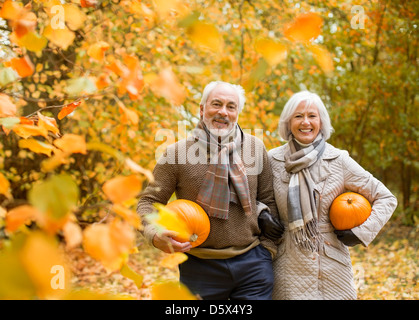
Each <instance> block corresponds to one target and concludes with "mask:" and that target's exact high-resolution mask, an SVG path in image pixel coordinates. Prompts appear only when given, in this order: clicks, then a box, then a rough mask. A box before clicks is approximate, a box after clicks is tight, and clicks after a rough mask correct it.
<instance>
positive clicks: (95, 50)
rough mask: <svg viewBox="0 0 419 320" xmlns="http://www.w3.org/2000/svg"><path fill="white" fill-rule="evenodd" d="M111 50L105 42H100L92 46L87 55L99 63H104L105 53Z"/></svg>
mask: <svg viewBox="0 0 419 320" xmlns="http://www.w3.org/2000/svg"><path fill="white" fill-rule="evenodd" d="M108 49H109V44H108V43H107V42H105V41H99V42H96V43H93V44H92V45H90V47H89V49H87V55H88V56H89V57H91V58H93V59H95V60H97V61H103V58H104V57H105V51H106V50H108Z"/></svg>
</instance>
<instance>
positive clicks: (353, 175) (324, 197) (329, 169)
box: [268, 143, 397, 300]
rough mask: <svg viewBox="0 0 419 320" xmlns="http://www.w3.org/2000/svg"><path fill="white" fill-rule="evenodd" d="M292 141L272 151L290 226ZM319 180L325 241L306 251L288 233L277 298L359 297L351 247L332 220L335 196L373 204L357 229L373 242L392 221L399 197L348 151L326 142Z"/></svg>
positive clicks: (314, 170)
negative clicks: (354, 194)
mask: <svg viewBox="0 0 419 320" xmlns="http://www.w3.org/2000/svg"><path fill="white" fill-rule="evenodd" d="M288 148H289V146H288V144H285V145H283V146H280V147H278V148H275V149H272V150H270V151H269V153H268V155H269V160H270V162H271V167H272V171H273V176H274V178H273V180H274V192H275V201H276V204H277V208H278V212H279V216H280V219H281V220H282V221H284V222H285V225H287V220H288V218H287V194H288V183H289V179H290V176H289V173H287V172H286V170H285V159H284V155H285V154H286V153H287V151H288ZM310 173H311V175H312V178H313V180H314V183H315V184H316V190H315V198H316V204H317V208H318V210H317V212H318V217H317V218H318V225H319V231H320V233H321V245H320V251H319V252H318V253H313V252H306V251H301V250H300V249H299V248H297V246H296V245H295V243H294V242H293V241H292V239H291V236H290V232H289V231H287V230H286V231H285V233H284V236H283V238H282V241H281V242H280V244H279V246H278V253H277V256H276V259H275V260H274V262H273V268H274V275H275V284H274V291H273V298H274V299H304V300H306V299H356V296H357V295H356V289H355V285H354V279H353V271H352V264H351V258H350V254H349V250H348V248H347V247H346V246H345V245H344V244H343V243H342V242H341V241H339V240H338V239H337V237H336V235H335V234H334V232H333V231H334V228H333V226H332V225H331V223H330V220H329V208H330V205H331V203H332V202H333V200H334V199H335V198H336V197H337V196H338V195H340V194H341V193H343V192H345V191H353V192H357V193H359V194H362V195H363V196H364V197H366V198H367V199H368V200H369V202H370V203H371V204H372V212H371V215H370V217H369V218H368V219H367V220H366V221H365V222H364V223H363V224H362V225H360V226H358V227H355V228H353V229H352V231H353V233H354V234H355V235H356V236H357V237H358V238H359V239H360V240H361V241H362V243H363V245H364V246H368V245H369V244H370V243H371V241H372V240H373V239H374V238H375V237H376V235H377V234H378V232H379V231H380V229H381V228H382V227H383V226H384V224H385V223H386V222H387V221H388V220H389V219H390V217H391V215H392V214H393V212H394V210H395V208H396V206H397V200H396V198H395V197H394V195H393V194H392V193H391V192H390V191H389V190H388V189H387V188H386V187H385V186H384V185H383V184H382V183H381V182H380V181H379V180H377V179H376V178H374V177H373V176H372V175H371V174H370V173H369V172H367V171H366V170H364V169H363V168H362V167H361V166H360V165H359V164H358V163H356V162H355V161H354V160H353V159H352V158H351V157H350V156H349V154H348V152H347V151H343V150H339V149H337V148H335V147H333V146H332V145H330V144H328V143H326V148H325V151H324V153H323V155H322V156H321V158H320V159H319V160H318V161H317V162H316V163H315V164H314V165H313V166H312V167H311V168H310Z"/></svg>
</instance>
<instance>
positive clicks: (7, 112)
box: [0, 93, 17, 117]
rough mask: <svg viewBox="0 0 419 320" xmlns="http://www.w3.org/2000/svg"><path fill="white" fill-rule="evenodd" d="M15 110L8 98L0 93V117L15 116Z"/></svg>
mask: <svg viewBox="0 0 419 320" xmlns="http://www.w3.org/2000/svg"><path fill="white" fill-rule="evenodd" d="M16 111H17V108H16V106H15V104H14V103H13V102H12V100H10V97H9V96H8V95H6V94H4V93H0V117H13V116H15V115H16Z"/></svg>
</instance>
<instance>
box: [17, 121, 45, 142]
mask: <svg viewBox="0 0 419 320" xmlns="http://www.w3.org/2000/svg"><path fill="white" fill-rule="evenodd" d="M12 130H13V131H14V133H16V134H17V135H18V136H19V137H22V138H24V139H27V138H29V137H30V136H43V137H45V138H46V137H47V136H48V131H47V129H45V128H44V127H38V126H34V125H30V124H16V125H15V126H14V127H13V129H12Z"/></svg>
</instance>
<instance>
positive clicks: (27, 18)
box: [13, 11, 37, 38]
mask: <svg viewBox="0 0 419 320" xmlns="http://www.w3.org/2000/svg"><path fill="white" fill-rule="evenodd" d="M36 22H37V17H36V15H35V13H33V12H26V11H22V12H21V14H20V15H19V17H18V18H17V19H16V20H14V22H13V31H14V33H15V34H16V36H17V37H18V38H21V37H23V36H24V35H25V34H27V33H28V32H30V31H34V30H35V27H36Z"/></svg>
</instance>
